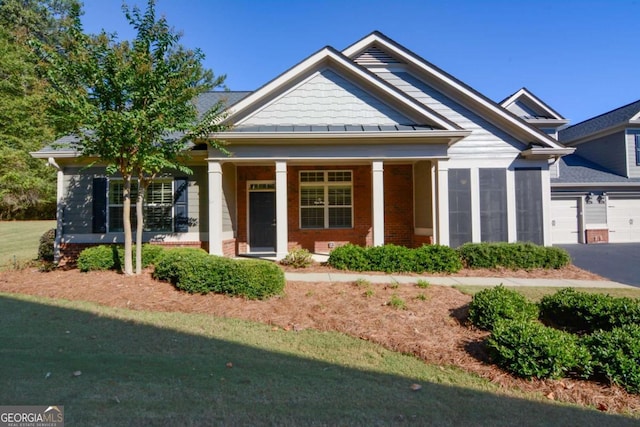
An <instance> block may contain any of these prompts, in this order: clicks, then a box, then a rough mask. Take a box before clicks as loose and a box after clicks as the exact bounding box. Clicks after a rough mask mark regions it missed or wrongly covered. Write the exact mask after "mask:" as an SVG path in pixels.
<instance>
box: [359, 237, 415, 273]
mask: <svg viewBox="0 0 640 427" xmlns="http://www.w3.org/2000/svg"><path fill="white" fill-rule="evenodd" d="M365 255H366V257H367V261H368V264H369V269H371V270H372V271H384V272H386V273H394V272H409V271H414V270H415V265H416V262H415V259H414V256H413V251H412V250H411V249H409V248H407V247H405V246H397V245H393V244H389V245H383V246H371V247H368V248H366V249H365Z"/></svg>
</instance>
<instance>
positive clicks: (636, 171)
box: [627, 129, 640, 178]
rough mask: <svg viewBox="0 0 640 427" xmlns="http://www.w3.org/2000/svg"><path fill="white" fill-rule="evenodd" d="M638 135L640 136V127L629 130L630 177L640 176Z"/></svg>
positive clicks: (628, 156) (628, 155) (628, 157)
mask: <svg viewBox="0 0 640 427" xmlns="http://www.w3.org/2000/svg"><path fill="white" fill-rule="evenodd" d="M636 135H637V136H638V137H640V129H629V130H628V131H627V159H628V162H629V178H640V166H638V165H637V164H636V162H637V161H638V160H640V159H636Z"/></svg>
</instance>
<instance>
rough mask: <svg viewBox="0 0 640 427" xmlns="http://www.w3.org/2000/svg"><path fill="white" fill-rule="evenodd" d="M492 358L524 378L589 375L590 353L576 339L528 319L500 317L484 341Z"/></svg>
mask: <svg viewBox="0 0 640 427" xmlns="http://www.w3.org/2000/svg"><path fill="white" fill-rule="evenodd" d="M487 348H488V350H489V353H490V355H491V358H492V360H493V361H494V362H495V363H496V364H498V365H499V366H501V367H503V368H505V369H507V370H508V371H509V372H511V373H513V374H515V375H517V376H520V377H523V378H531V377H535V378H562V377H564V376H567V375H568V374H570V373H579V374H581V375H582V376H588V375H589V374H590V366H591V364H590V355H589V351H588V350H587V348H586V347H585V346H583V345H581V344H580V342H579V340H578V338H577V337H576V336H575V335H572V334H570V333H568V332H563V331H560V330H557V329H553V328H548V327H546V326H544V325H542V324H541V323H538V322H535V321H529V320H500V321H498V322H496V323H495V325H494V328H493V332H492V333H491V336H490V337H489V339H488V341H487Z"/></svg>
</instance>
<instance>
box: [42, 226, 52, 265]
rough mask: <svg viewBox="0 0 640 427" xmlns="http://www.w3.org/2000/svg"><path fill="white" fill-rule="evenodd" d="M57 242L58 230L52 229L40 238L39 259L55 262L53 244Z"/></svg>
mask: <svg viewBox="0 0 640 427" xmlns="http://www.w3.org/2000/svg"><path fill="white" fill-rule="evenodd" d="M55 240H56V229H55V228H52V229H49V230H47V231H45V232H44V233H43V234H42V236H40V243H39V245H38V259H39V260H40V261H45V262H53V255H54V254H53V253H54V249H53V244H54V242H55Z"/></svg>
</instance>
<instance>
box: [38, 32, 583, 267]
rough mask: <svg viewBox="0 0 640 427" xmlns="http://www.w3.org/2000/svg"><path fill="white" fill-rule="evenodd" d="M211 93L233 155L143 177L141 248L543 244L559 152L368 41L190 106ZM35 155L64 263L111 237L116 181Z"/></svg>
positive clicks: (44, 153) (205, 156)
mask: <svg viewBox="0 0 640 427" xmlns="http://www.w3.org/2000/svg"><path fill="white" fill-rule="evenodd" d="M220 96H228V97H229V102H228V104H229V107H228V112H229V116H228V121H229V122H230V123H232V124H233V125H234V127H233V129H232V130H230V131H228V132H224V133H221V134H218V135H212V137H215V138H217V139H220V140H224V141H226V143H227V146H226V147H227V149H228V150H229V151H230V152H231V155H230V156H226V155H223V154H221V153H219V152H217V151H216V150H214V149H212V148H211V147H208V146H206V145H205V144H200V145H195V146H194V147H193V149H192V151H191V155H190V159H189V163H188V165H189V167H190V168H191V169H192V170H193V171H194V173H193V175H191V176H183V175H178V176H172V175H170V174H167V175H166V176H165V177H163V178H161V179H158V180H156V181H155V182H154V184H152V186H151V187H150V190H149V195H148V197H147V200H148V206H147V208H146V211H145V215H146V226H147V232H146V233H145V236H144V238H145V240H148V241H155V242H162V243H164V244H176V245H193V246H202V247H205V248H206V249H207V250H208V251H209V252H210V253H212V254H219V255H227V256H235V255H242V254H251V253H270V254H275V255H276V257H278V258H281V257H283V256H284V255H286V253H287V252H288V251H289V250H290V249H291V248H293V247H302V248H306V249H309V250H310V251H312V252H316V253H328V252H330V250H331V248H333V247H335V246H338V245H342V244H345V243H347V242H351V243H355V244H359V245H381V244H385V243H394V244H398V245H406V246H419V245H422V244H425V243H439V244H444V245H450V246H458V245H460V244H463V243H465V242H471V241H473V242H481V241H510V242H513V241H531V242H535V243H540V244H545V245H549V244H551V242H552V239H551V229H550V227H549V226H548V225H550V224H551V206H550V200H551V197H550V191H551V190H550V188H551V187H550V174H549V165H550V164H551V163H553V162H554V161H555V160H556V159H557V158H559V157H560V156H562V155H565V154H570V153H571V152H573V148H566V147H564V146H563V145H561V144H560V143H558V141H556V140H555V139H554V138H553V137H551V136H549V135H547V134H546V133H545V132H543V131H541V130H539V129H538V128H536V124H535V123H531V124H530V123H528V122H527V121H525V120H522V119H520V118H519V117H517V111H516V115H514V114H512V113H511V112H509V111H508V110H507V109H505V108H502V107H501V106H500V105H498V104H496V103H494V102H492V101H491V100H489V99H488V98H486V97H485V96H483V95H482V94H480V93H478V92H477V91H475V90H474V89H472V88H470V87H469V86H467V85H466V84H464V83H462V82H461V81H459V80H457V79H456V78H454V77H453V76H451V75H449V74H447V73H446V72H444V71H442V70H440V69H439V68H437V67H435V66H434V65H432V64H430V63H429V62H427V61H425V60H424V59H422V58H420V57H419V56H417V55H416V54H414V53H412V52H411V51H409V50H407V49H406V48H404V47H402V46H400V45H399V44H397V43H396V42H394V41H393V40H391V39H389V38H388V37H386V36H384V35H382V34H380V33H378V32H374V33H372V34H370V35H368V36H366V37H365V38H363V39H362V40H360V41H358V42H356V43H355V44H353V45H352V46H350V47H348V48H347V49H345V50H343V51H338V50H335V49H333V48H332V47H325V48H323V49H321V50H319V51H318V52H316V53H314V54H313V55H311V56H309V57H308V58H307V59H305V60H303V61H302V62H300V63H299V64H297V65H295V66H294V67H293V68H291V69H289V70H288V71H286V72H284V73H283V74H281V75H280V76H278V77H276V78H275V79H274V80H271V81H270V82H269V83H267V84H266V85H264V86H263V87H261V88H260V89H258V90H256V91H255V92H251V93H234V92H232V93H225V94H222V95H221V94H220V93H209V94H205V95H203V96H202V97H201V98H200V99H199V100H198V105H199V106H200V107H202V108H205V107H206V106H207V105H210V104H211V103H213V102H215V100H217V99H219V97H220ZM533 99H535V98H533ZM532 102H533V104H532V105H531V106H529V107H531V108H532V109H533V111H534V114H533V115H532V117H534V118H535V116H536V114H535V111H537V110H536V108H537V107H538V106H537V104H536V102H535V101H532ZM525 104H526V105H529V104H528V101H527V102H524V101H523V105H525ZM518 105H520V104H518ZM513 108H515V107H513ZM537 120H542V119H541V118H537ZM545 120H546V118H545ZM559 120H563V119H561V118H559ZM540 123H542V122H540ZM545 123H546V122H545ZM532 124H533V125H532ZM547 127H548V125H547V124H545V125H544V126H541V127H540V129H543V130H545V131H546V128H547ZM552 127H553V126H552ZM64 141H65V140H64V139H63V140H62V141H58V142H64ZM67 141H68V140H67ZM55 146H58V144H56V145H55ZM34 156H36V157H41V158H49V159H50V162H51V163H53V164H57V165H58V166H59V172H58V179H59V181H58V185H59V186H58V191H59V211H58V222H59V227H58V230H59V233H58V234H59V247H60V249H61V251H62V256H63V257H65V256H72V255H73V253H74V252H77V250H79V249H80V248H82V247H84V246H86V245H90V244H97V243H106V242H121V241H122V238H123V236H122V232H121V230H122V224H121V219H120V213H121V208H122V207H121V205H120V203H121V196H120V194H121V191H120V190H121V187H120V186H121V181H119V180H118V178H117V177H109V176H107V175H106V174H105V170H104V168H103V167H99V166H97V165H93V166H91V167H89V168H87V165H88V164H89V163H90V160H88V159H83V158H80V157H78V153H77V152H76V150H74V149H73V146H69V147H67V148H56V149H53V148H46V149H43V150H41V151H39V152H37V153H34Z"/></svg>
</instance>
